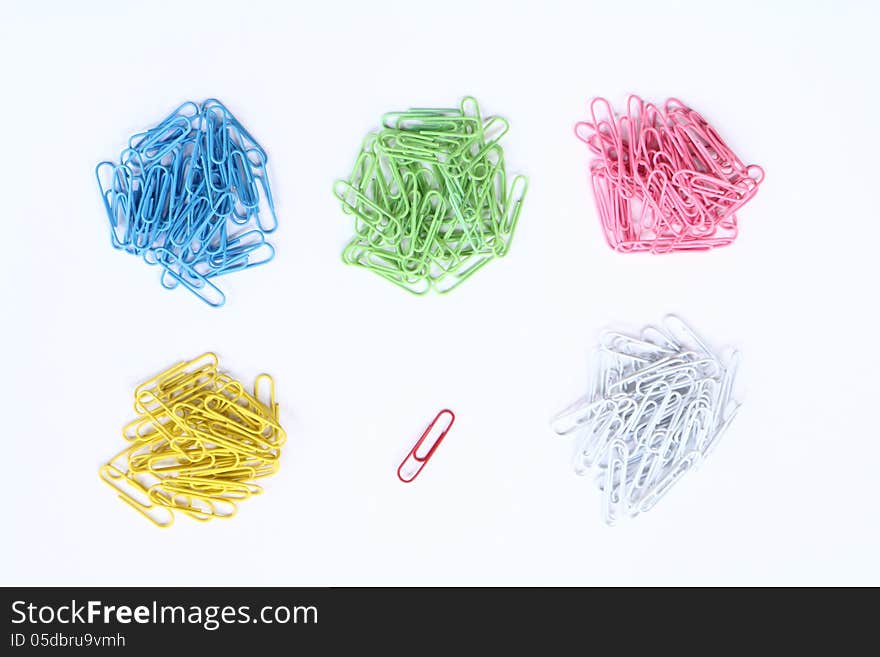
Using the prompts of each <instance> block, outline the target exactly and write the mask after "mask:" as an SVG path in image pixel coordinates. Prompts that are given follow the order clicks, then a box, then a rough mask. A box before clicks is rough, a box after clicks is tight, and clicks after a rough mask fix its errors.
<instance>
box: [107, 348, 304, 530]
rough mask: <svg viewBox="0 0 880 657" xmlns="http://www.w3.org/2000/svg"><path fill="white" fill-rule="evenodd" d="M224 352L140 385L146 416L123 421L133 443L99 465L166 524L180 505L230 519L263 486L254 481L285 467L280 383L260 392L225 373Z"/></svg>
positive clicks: (129, 500) (139, 506)
mask: <svg viewBox="0 0 880 657" xmlns="http://www.w3.org/2000/svg"><path fill="white" fill-rule="evenodd" d="M218 367H219V364H218V361H217V356H216V355H214V354H213V353H207V354H202V355H201V356H199V357H197V358H194V359H192V360H190V361H182V362H179V363H176V364H175V365H172V366H171V367H170V368H168V369H167V370H165V371H164V372H161V373H160V374H158V375H156V376H154V377H152V378H150V379H149V380H147V381H145V382H144V383H142V384H140V385H139V386H137V387H136V388H135V392H134V397H135V404H134V409H135V412H136V413H137V414H138V417H137V418H136V419H135V420H133V421H132V422H129V423H128V424H126V425H125V427H124V428H123V431H122V433H123V437H124V438H125V440H126V441H127V442H128V443H129V446H128V447H127V448H126V449H124V450H123V451H122V452H120V453H119V454H117V455H116V456H114V457H113V458H112V459H110V461H109V462H107V463H106V464H105V465H103V466H102V467H101V468H100V470H99V475H100V477H101V479H102V481H104V483H106V484H108V485H109V486H111V487H112V488H113V489H114V490H115V491H116V492H117V493H118V495H119V498H120V499H121V500H122V501H123V502H125V503H126V504H128V505H129V506H131V507H132V508H133V509H134V510H135V511H137V512H138V513H140V514H141V515H143V516H144V517H146V518H147V519H148V520H150V521H151V522H152V523H153V524H155V525H157V526H159V527H168V526H170V525H171V524H172V522H173V520H174V512H175V511H179V512H181V513H183V514H184V515H187V516H190V517H191V518H193V519H195V520H198V521H201V522H206V521H208V520H211V519H213V518H230V517H232V516H234V515H235V514H236V513H237V511H238V504H239V503H240V502H241V501H243V500H245V499H247V498H249V497H251V496H253V495H258V494H260V493H261V492H262V487H261V486H259V485H258V484H256V483H255V481H254V480H256V479H259V478H262V477H266V476H269V475H272V474H274V473H276V472H277V471H278V460H279V458H280V456H281V448H282V447H283V445H284V443H285V441H286V439H287V434H286V433H285V432H284V429H283V428H282V427H281V425H280V423H279V420H278V403H277V402H276V401H275V382H274V380H273V379H272V377H270V376H269V375H268V374H261V375H259V376H258V377H257V379H256V380H255V381H254V385H253V388H252V390H253V394H251V392H249V391H248V390H247V389H245V386H244V385H243V384H242V383H241V382H239V381H236V380H235V379H233V378H232V377H230V376H229V375H227V374H225V373H223V372H220V371H219V369H218Z"/></svg>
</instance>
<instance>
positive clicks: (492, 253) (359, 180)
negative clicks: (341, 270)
mask: <svg viewBox="0 0 880 657" xmlns="http://www.w3.org/2000/svg"><path fill="white" fill-rule="evenodd" d="M382 125H383V127H382V128H381V129H380V130H379V131H378V132H374V133H370V134H369V135H368V136H367V138H366V139H364V141H363V145H362V147H361V152H360V153H359V154H358V156H357V158H356V159H355V164H354V167H353V169H352V172H351V175H350V176H349V177H348V179H347V180H339V181H337V182H336V184H335V185H334V187H333V193H334V195H335V196H336V197H337V198H338V199H339V201H340V202H341V204H342V211H343V213H345V214H346V215H349V216H352V217H353V218H354V232H355V235H354V237H353V238H352V239H351V241H350V242H349V243H348V245H347V246H346V247H345V249H344V250H343V253H342V259H343V262H345V263H346V264H349V265H356V266H358V267H362V268H364V269H368V270H370V271H372V272H373V273H374V274H377V275H378V276H381V277H382V278H385V279H387V280H389V281H391V282H392V283H394V284H395V285H398V286H400V287H402V288H404V289H405V290H407V291H409V292H411V293H413V294H417V295H422V294H427V293H428V292H430V291H431V290H434V291H435V292H437V293H438V294H446V293H448V292H450V291H451V290H453V289H455V288H456V287H458V286H459V285H460V284H461V283H463V282H464V281H466V280H467V279H468V278H470V277H471V276H472V275H473V274H474V273H476V272H477V271H479V270H480V269H482V267H483V266H484V265H485V264H486V263H488V262H490V261H491V260H494V259H496V258H501V257H504V256H505V255H507V253H508V250H509V249H510V244H511V241H512V239H513V234H514V231H515V229H516V225H517V222H518V220H519V217H520V214H521V212H522V205H523V200H524V198H525V195H526V191H527V189H528V184H527V181H526V179H525V177H523V176H516V177H515V178H514V179H513V180H512V182H511V183H510V184H509V185H508V180H507V174H506V167H505V163H504V150H503V148H502V146H501V143H500V139H501V138H502V137H503V136H504V135H505V134H506V133H507V131H508V123H507V121H506V120H505V119H503V118H501V117H497V116H496V117H489V118H483V117H481V115H480V109H479V106H478V105H477V101H476V100H475V99H473V98H471V97H466V98H464V99H463V100H462V101H461V104H460V105H459V107H457V108H448V109H433V108H432V109H411V110H409V111H406V112H389V113H388V114H386V115H385V116H384V117H383V120H382Z"/></svg>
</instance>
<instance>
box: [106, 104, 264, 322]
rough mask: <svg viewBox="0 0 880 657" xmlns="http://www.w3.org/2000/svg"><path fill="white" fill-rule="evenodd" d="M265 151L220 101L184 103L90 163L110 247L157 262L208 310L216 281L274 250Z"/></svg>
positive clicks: (216, 300)
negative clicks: (114, 154) (106, 157)
mask: <svg viewBox="0 0 880 657" xmlns="http://www.w3.org/2000/svg"><path fill="white" fill-rule="evenodd" d="M267 164H268V158H267V156H266V152H265V151H264V150H263V149H262V148H261V147H260V146H259V144H257V143H256V141H254V139H253V137H252V136H251V135H250V133H248V132H247V131H246V130H245V129H244V128H243V127H242V126H241V124H240V123H239V122H238V121H237V120H236V118H235V117H234V116H233V115H232V114H231V113H230V112H229V110H227V109H226V108H225V107H224V106H223V105H222V104H221V103H220V102H219V101H217V100H215V99H213V98H212V99H208V100H206V101H205V102H204V103H202V104H201V105H196V104H195V103H191V102H187V103H184V104H182V105H181V106H180V107H178V108H177V109H176V110H175V111H174V112H172V113H171V114H170V115H169V116H168V117H166V118H165V119H163V120H162V121H161V122H160V123H159V124H158V125H157V126H155V127H154V128H151V129H150V130H147V131H145V132H142V133H139V134H136V135H134V136H133V137H132V138H131V139H129V142H128V146H127V148H125V149H124V150H123V151H122V153H121V154H120V157H119V163H118V164H115V163H113V162H101V163H100V164H99V165H98V166H97V167H96V169H95V175H96V177H97V179H98V188H99V189H100V191H101V199H102V203H103V205H104V209H105V211H106V213H107V218H108V220H109V223H110V241H111V244H112V245H113V247H114V248H116V249H119V250H122V251H125V252H127V253H130V254H132V255H137V256H140V257H142V258H143V259H144V261H145V262H146V263H147V264H149V265H161V266H162V268H163V272H162V275H161V276H160V282H161V284H162V287H164V288H166V289H169V290H171V289H174V288H177V287H183V288H185V289H187V290H189V291H190V292H192V293H193V294H195V295H196V296H197V297H199V298H200V299H201V300H202V301H204V302H205V303H207V304H208V305H209V306H212V307H219V306H222V305H223V304H224V303H225V302H226V297H225V295H224V294H223V292H222V291H221V290H220V288H218V287H217V286H216V285H215V284H214V282H213V279H215V278H217V277H219V276H224V275H227V274H231V273H233V272H237V271H242V270H245V269H251V268H253V267H257V266H259V265H262V264H265V263H267V262H269V261H270V260H272V259H273V258H274V257H275V249H274V247H273V246H272V245H271V244H270V243H269V242H268V241H267V240H266V235H268V234H270V233H272V232H273V231H274V230H275V229H276V228H277V227H278V221H277V218H276V215H275V201H274V199H273V197H272V190H271V189H270V187H269V180H268V173H267Z"/></svg>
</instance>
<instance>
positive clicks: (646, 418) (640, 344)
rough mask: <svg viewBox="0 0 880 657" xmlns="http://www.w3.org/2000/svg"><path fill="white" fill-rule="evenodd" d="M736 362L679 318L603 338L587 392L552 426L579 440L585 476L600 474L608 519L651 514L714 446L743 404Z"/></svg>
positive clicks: (577, 462) (577, 463)
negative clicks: (737, 397) (634, 332)
mask: <svg viewBox="0 0 880 657" xmlns="http://www.w3.org/2000/svg"><path fill="white" fill-rule="evenodd" d="M738 362H739V356H738V352H737V351H735V350H733V349H729V348H728V349H725V350H722V351H721V352H715V351H713V350H712V349H710V348H709V347H708V346H707V345H706V343H705V342H703V341H702V340H701V339H700V338H699V337H698V336H697V335H696V334H695V333H694V332H693V331H692V330H691V329H690V328H689V327H688V326H687V325H686V324H685V323H684V322H683V321H682V320H681V319H679V318H678V317H676V316H674V315H668V316H667V317H666V318H665V319H664V321H663V324H662V327H660V328H658V327H656V326H647V327H645V328H644V329H643V330H642V332H641V334H640V335H639V336H638V337H635V336H629V335H623V334H621V333H614V332H606V333H604V334H603V335H602V338H601V341H600V346H599V349H598V354H597V359H596V367H595V369H594V371H593V378H592V381H591V384H590V385H591V390H590V392H589V394H588V395H587V396H586V397H583V398H581V399H579V400H578V401H576V402H575V403H573V404H572V405H571V406H569V407H568V408H566V409H565V410H563V411H562V412H561V413H559V415H557V416H556V418H554V420H553V429H554V430H555V431H556V432H557V433H559V434H575V435H576V437H577V441H576V449H575V457H574V467H575V472H576V473H577V474H579V475H583V474H586V472H587V470H588V469H590V468H595V469H596V471H597V476H596V480H597V483H598V485H599V489H600V490H601V491H602V509H603V515H604V517H605V522H607V523H608V524H609V525H613V524H614V523H615V522H616V521H617V520H618V518H620V517H621V516H624V515H629V516H631V517H634V516H636V515H638V514H639V513H643V512H645V511H649V510H650V509H651V508H653V506H654V505H655V504H656V503H657V502H658V501H659V500H660V499H661V498H662V497H663V496H664V495H665V494H666V493H667V492H668V491H669V489H670V488H672V486H673V485H674V484H675V483H676V482H678V481H679V480H680V479H681V478H682V477H683V476H684V475H685V474H687V473H688V472H689V471H690V470H693V469H695V467H696V466H697V464H699V463H700V462H702V460H703V459H705V458H706V457H707V456H708V455H709V453H710V452H711V451H712V449H714V447H715V446H716V445H717V444H718V441H719V439H720V438H721V436H722V434H723V433H724V431H725V430H726V429H727V427H728V425H729V424H730V423H731V421H732V420H733V418H734V416H735V415H736V412H737V410H738V409H739V406H740V404H739V402H737V401H735V400H734V398H733V387H734V378H735V376H736V369H737V365H738Z"/></svg>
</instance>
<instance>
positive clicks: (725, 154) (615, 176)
mask: <svg viewBox="0 0 880 657" xmlns="http://www.w3.org/2000/svg"><path fill="white" fill-rule="evenodd" d="M575 135H576V136H577V138H578V139H580V140H581V141H583V142H584V143H586V144H587V146H588V147H589V149H590V152H591V153H592V154H593V156H594V157H593V159H592V161H591V162H590V177H591V179H592V183H593V196H594V198H595V201H596V209H597V211H598V213H599V219H600V221H601V224H602V230H603V232H604V233H605V239H606V241H607V242H608V244H609V246H611V248H613V249H614V250H616V251H619V252H621V253H631V252H638V251H642V252H644V251H647V252H651V253H670V252H673V251H705V250H708V249H714V248H717V247H719V246H726V245H728V244H731V243H732V242H733V241H734V239H736V236H737V232H738V228H737V219H736V213H737V211H739V209H740V208H742V206H743V205H745V204H746V203H747V202H748V201H749V200H751V198H752V197H753V196H754V195H755V194H756V193H757V191H758V186H759V185H760V184H761V182H762V181H763V179H764V171H763V170H762V169H761V167H759V166H757V165H754V164H750V165H746V164H743V162H742V160H741V159H740V158H739V157H737V155H736V153H734V152H733V151H732V150H731V149H730V147H728V146H727V144H726V143H725V142H724V140H723V139H722V138H721V136H720V135H719V134H718V132H717V131H716V130H715V129H714V128H713V127H712V126H711V125H709V123H708V122H707V121H706V119H704V118H703V117H702V116H701V115H700V114H699V113H697V112H696V111H695V110H693V109H691V108H690V107H688V106H687V105H685V104H684V103H683V102H681V101H680V100H677V99H675V98H670V99H669V100H667V101H666V103H665V104H664V105H663V107H662V109H661V108H660V107H658V106H656V105H653V104H651V103H645V102H644V101H643V100H642V99H641V98H639V97H638V96H630V97H629V98H628V99H627V102H626V112H625V114H623V115H621V116H617V115H616V114H615V113H614V110H613V109H612V107H611V104H610V103H609V102H608V101H607V100H605V99H604V98H594V99H593V100H592V101H591V102H590V120H589V121H581V122H580V123H578V124H576V125H575Z"/></svg>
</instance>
